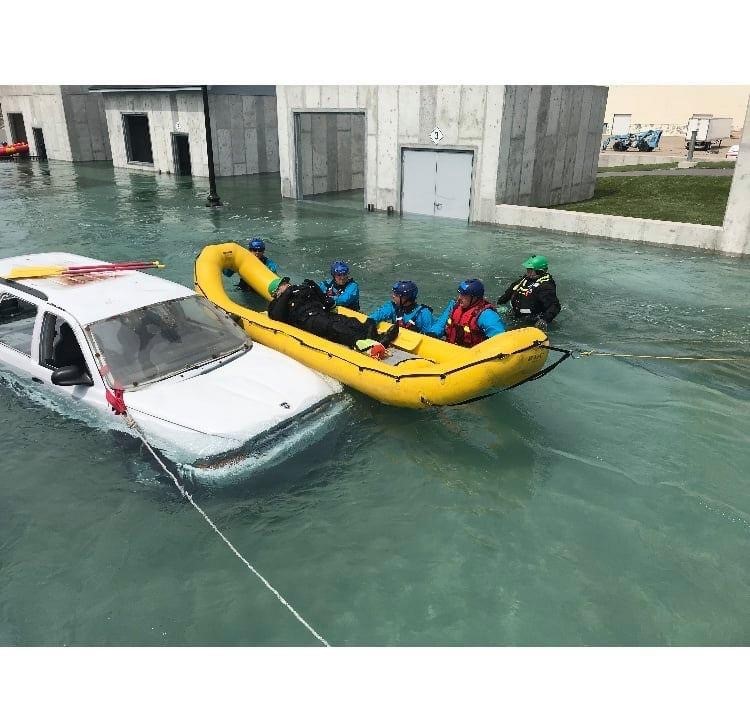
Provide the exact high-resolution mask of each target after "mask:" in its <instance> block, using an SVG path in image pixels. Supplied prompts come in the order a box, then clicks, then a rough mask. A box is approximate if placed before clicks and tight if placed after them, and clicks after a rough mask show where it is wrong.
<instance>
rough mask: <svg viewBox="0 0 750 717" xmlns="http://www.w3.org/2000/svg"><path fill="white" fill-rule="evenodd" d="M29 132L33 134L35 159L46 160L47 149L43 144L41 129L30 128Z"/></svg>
mask: <svg viewBox="0 0 750 717" xmlns="http://www.w3.org/2000/svg"><path fill="white" fill-rule="evenodd" d="M31 131H32V132H33V133H34V144H35V145H36V156H37V159H47V147H46V145H45V144H44V132H42V128H41V127H32V128H31Z"/></svg>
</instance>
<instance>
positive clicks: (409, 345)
mask: <svg viewBox="0 0 750 717" xmlns="http://www.w3.org/2000/svg"><path fill="white" fill-rule="evenodd" d="M223 269H232V270H234V271H236V272H237V273H238V274H239V275H240V276H241V277H242V278H243V279H244V280H245V282H246V283H247V284H248V285H249V286H250V287H252V289H253V290H254V291H256V292H257V293H258V294H259V295H260V296H262V297H265V298H266V299H270V296H269V294H268V289H267V287H268V284H269V282H270V281H271V280H272V279H274V278H275V277H276V274H274V273H273V272H272V271H270V270H269V269H268V268H266V266H265V265H264V264H263V263H262V262H261V261H259V260H258V259H256V257H255V256H254V255H253V254H251V253H250V252H249V251H248V250H247V249H245V248H244V247H241V246H240V245H239V244H234V243H228V244H212V245H209V246H207V247H205V248H204V249H203V251H201V253H200V254H199V255H198V257H197V259H196V260H195V289H196V291H197V292H198V293H200V294H203V296H205V297H206V298H207V299H209V301H212V302H213V303H214V304H216V305H217V306H220V307H221V308H222V309H224V310H225V311H228V312H229V313H230V314H233V315H234V316H236V317H237V319H238V320H241V321H242V326H243V327H244V329H245V331H247V333H248V334H250V336H251V337H252V338H253V339H254V340H255V341H258V342H259V343H261V344H264V345H266V346H269V347H271V348H273V349H276V350H277V351H281V353H284V354H286V355H287V356H291V357H292V358H294V359H297V360H298V361H300V362H301V363H303V364H305V365H306V366H309V367H310V368H313V369H315V370H316V371H320V372H321V373H324V374H326V375H328V376H332V377H333V378H336V379H338V380H339V381H341V383H343V384H346V385H347V386H351V387H352V388H354V389H356V390H358V391H361V392H362V393H365V394H367V395H368V396H371V397H372V398H374V399H376V400H378V401H381V402H382V403H387V404H391V405H394V406H403V407H406V408H425V407H427V406H446V405H456V404H460V403H465V402H467V401H471V400H473V399H476V398H480V397H482V396H484V395H487V394H489V393H492V392H494V391H495V390H499V389H505V388H510V387H513V386H515V385H517V384H519V383H522V382H524V381H526V380H528V379H530V378H533V377H534V376H535V374H537V373H538V372H540V371H541V370H542V367H543V366H544V363H545V361H546V360H547V353H548V350H547V348H546V343H547V341H546V339H547V337H546V336H545V335H544V333H543V332H541V331H540V330H539V329H536V328H523V329H516V330H515V331H507V332H506V333H503V334H500V335H499V336H495V337H494V338H491V339H488V340H487V341H483V342H482V343H481V344H478V345H477V346H474V347H473V348H470V349H468V348H464V347H462V346H455V345H453V344H449V343H446V342H445V341H441V340H439V339H435V338H431V337H429V336H425V335H423V334H418V333H415V332H413V331H408V330H406V329H402V330H401V331H400V332H399V335H398V338H397V339H396V341H395V342H394V348H395V350H394V351H393V352H392V353H393V356H391V357H390V358H388V359H386V360H384V361H379V360H377V359H374V358H371V357H370V356H369V355H367V354H364V353H360V352H358V351H355V350H354V349H350V348H348V347H346V346H342V345H341V344H337V343H334V342H332V341H328V340H327V339H323V338H320V337H319V336H315V335H314V334H311V333H309V332H307V331H303V330H302V329H298V328H296V327H294V326H290V325H289V324H285V323H282V322H279V321H274V320H273V319H269V318H268V315H267V314H266V313H265V312H259V311H254V310H252V309H249V308H247V307H246V306H242V305H240V304H237V303H236V302H234V301H232V299H230V298H229V296H227V293H226V291H225V290H224V285H223V281H222V270H223ZM337 311H339V312H340V313H342V314H347V315H349V316H356V317H357V318H359V319H361V320H363V321H364V319H365V318H366V317H365V315H364V314H361V313H358V312H356V311H351V310H349V309H345V308H338V309H337ZM387 327H388V324H385V323H382V324H381V325H380V327H379V330H380V331H384V330H385V329H386V328H387Z"/></svg>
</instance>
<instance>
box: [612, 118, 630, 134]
mask: <svg viewBox="0 0 750 717" xmlns="http://www.w3.org/2000/svg"><path fill="white" fill-rule="evenodd" d="M632 116H633V115H613V117H612V134H628V133H629V132H630V119H631V117H632Z"/></svg>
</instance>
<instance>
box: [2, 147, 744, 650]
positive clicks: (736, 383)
mask: <svg viewBox="0 0 750 717" xmlns="http://www.w3.org/2000/svg"><path fill="white" fill-rule="evenodd" d="M218 186H219V193H220V195H221V197H222V198H223V199H224V200H225V201H226V202H227V206H226V207H225V208H223V209H222V210H220V211H213V212H212V211H209V210H207V209H205V208H204V207H203V198H204V197H205V194H206V190H207V187H206V185H205V183H204V182H203V181H201V180H192V179H189V178H188V179H175V178H173V177H162V176H153V175H148V174H141V173H138V172H127V171H122V170H113V169H112V167H111V166H109V165H108V164H105V163H100V164H84V165H76V166H74V165H70V164H65V163H50V164H49V165H47V164H45V163H17V162H14V163H7V164H3V165H0V256H11V255H15V254H22V253H29V252H37V251H46V250H60V249H65V250H68V251H71V252H75V253H80V254H85V255H91V256H94V257H97V258H101V259H111V260H117V259H131V258H152V257H158V258H160V259H162V260H163V261H164V262H166V264H167V266H168V268H167V269H166V271H165V272H164V275H165V276H166V277H167V278H170V279H173V280H176V281H179V282H182V283H184V284H186V285H190V283H191V278H192V262H193V258H194V256H195V255H196V254H197V252H198V251H199V250H200V248H201V247H202V246H203V245H204V244H206V243H210V242H219V241H229V240H238V241H241V240H244V239H246V238H247V237H248V236H249V235H251V234H255V233H260V234H263V235H265V236H266V237H268V239H269V245H270V250H269V252H268V253H269V255H270V256H272V257H273V258H274V259H276V260H277V261H278V262H279V263H280V265H281V267H282V269H284V270H286V271H287V272H288V273H290V274H291V275H292V276H293V277H294V278H298V279H299V278H302V277H303V276H307V275H311V276H312V275H316V276H317V275H320V274H322V273H323V272H324V271H325V269H326V267H327V265H328V263H329V262H330V260H331V259H333V258H338V257H343V258H346V259H348V260H350V261H351V263H352V264H353V265H354V267H355V273H356V275H357V276H358V277H359V278H360V280H361V289H362V302H363V306H364V307H365V308H369V307H373V306H375V305H376V304H378V303H380V302H381V301H383V300H384V299H385V297H386V296H387V294H388V288H389V286H390V283H391V282H392V281H393V280H394V279H398V278H412V279H414V280H415V281H417V282H418V284H419V286H420V297H421V298H422V300H423V301H426V302H427V303H431V304H433V305H434V306H435V308H441V307H442V304H443V302H444V300H445V299H447V298H448V297H449V296H451V295H452V294H453V291H454V288H455V285H456V283H457V282H458V281H459V280H460V279H463V278H466V277H468V276H474V275H476V276H480V277H481V278H483V279H485V281H486V283H487V284H488V285H489V287H491V289H490V292H491V296H492V297H495V296H497V295H498V293H499V292H500V290H501V288H503V287H504V286H505V284H506V282H508V281H509V280H510V279H511V278H513V277H514V276H515V275H516V274H518V273H519V270H518V266H519V263H520V262H521V261H522V260H523V259H524V258H525V257H526V256H527V255H528V254H529V253H531V252H543V253H544V254H546V255H547V256H549V257H550V260H551V269H552V273H553V274H554V276H555V277H556V279H557V281H558V285H559V287H560V295H561V299H562V303H563V305H564V310H563V313H562V314H561V315H560V317H559V321H558V322H557V323H558V325H557V326H556V327H555V330H554V334H553V338H554V342H555V343H556V344H558V345H563V346H579V347H584V348H601V349H604V350H609V351H624V352H629V353H654V352H656V353H660V354H676V355H684V354H699V355H711V356H735V355H739V354H741V353H743V352H745V355H747V345H748V338H749V329H748V316H750V298H748V293H747V286H748V280H749V279H750V263H749V262H748V261H747V260H736V259H729V258H723V257H716V256H708V255H704V254H700V253H697V252H690V251H684V250H676V249H667V248H653V247H642V246H634V245H628V244H619V243H609V242H603V241H601V242H600V241H594V240H591V239H585V238H575V237H564V236H559V235H555V234H542V233H533V232H519V231H511V230H506V229H497V228H487V227H468V226H466V225H465V224H461V223H450V222H449V223H436V222H433V221H428V220H420V219H411V218H410V219H400V218H398V217H386V216H384V215H379V214H378V215H371V214H367V213H366V212H363V211H362V210H361V209H359V208H358V200H357V198H356V197H354V198H353V200H352V198H351V197H349V198H344V199H343V200H342V201H339V202H337V203H336V204H335V205H334V204H333V203H330V204H329V203H326V202H304V203H296V202H293V201H288V200H284V201H282V200H281V199H280V198H279V190H278V177H277V176H275V175H271V176H263V177H242V178H234V179H220V180H219V185H218ZM32 385H33V384H32ZM749 398H750V381H749V380H748V365H747V364H745V365H744V366H743V365H741V364H710V363H691V364H688V363H676V362H656V361H644V360H638V359H612V358H584V359H580V360H577V361H574V360H569V361H567V362H566V363H565V364H563V365H562V366H561V367H560V368H559V369H558V370H556V371H555V372H553V373H552V374H551V375H549V376H548V377H546V378H544V379H542V380H540V381H537V382H536V383H532V384H528V385H526V386H523V387H521V388H519V389H517V390H516V391H514V392H511V393H508V394H504V395H502V396H497V397H494V398H492V399H489V400H487V401H483V402H479V403H475V404H472V405H469V406H465V407H460V408H453V409H448V410H433V411H425V412H420V413H416V412H410V411H405V410H397V409H393V408H389V407H385V406H381V405H379V404H377V403H374V402H372V401H370V400H369V399H365V398H363V397H361V396H358V395H353V397H352V399H353V400H352V403H351V406H349V407H348V408H347V409H346V411H345V413H344V415H343V418H342V420H340V421H339V422H338V424H337V425H336V427H335V428H334V431H333V432H332V433H331V434H330V435H329V436H328V438H327V439H326V440H325V441H323V442H320V443H317V444H315V445H312V446H310V447H309V448H308V449H306V450H305V451H303V452H302V453H300V454H298V455H296V456H294V457H292V458H290V460H288V461H287V462H285V463H283V464H281V465H279V466H276V467H275V468H272V469H269V470H267V471H265V472H261V473H260V474H258V475H255V476H254V477H247V476H242V475H238V476H236V477H235V479H234V480H233V481H232V482H231V483H230V484H229V485H224V486H222V487H214V488H209V487H198V488H196V489H195V497H196V499H197V500H198V502H199V503H200V504H201V505H202V506H203V507H204V508H205V510H206V511H207V513H208V514H209V515H210V516H211V517H212V518H213V519H214V520H215V522H216V523H217V525H218V526H219V527H220V528H221V529H222V530H223V531H224V532H225V533H226V534H227V536H228V537H229V538H230V539H231V540H232V541H233V542H234V544H235V545H236V546H237V547H238V549H239V550H240V551H241V552H242V553H243V554H244V555H245V556H246V557H247V558H248V559H249V560H250V562H251V563H253V564H254V565H255V566H256V567H257V568H258V569H259V570H260V571H261V572H262V573H263V574H264V575H266V577H267V578H268V579H269V580H270V582H271V583H272V584H273V585H274V586H275V587H277V588H278V589H279V590H280V591H281V593H282V594H283V595H284V596H286V597H287V598H288V599H289V601H290V602H291V604H292V605H294V606H295V607H296V608H297V609H298V610H299V611H300V612H301V614H302V615H303V616H304V617H305V618H306V619H307V620H308V621H309V622H310V623H311V624H312V625H313V626H314V627H315V628H316V629H317V630H318V631H319V632H320V633H321V634H322V635H323V636H324V637H326V639H328V640H329V641H330V642H331V643H332V644H334V645H581V644H591V645H686V644H700V645H705V644H711V645H747V644H748V643H750V600H748V594H750V560H748V557H747V548H748V543H749V541H750V483H749V482H748V467H749V466H750V447H749V446H748V440H747V436H748V433H750V412H749V411H748V399H749ZM0 431H1V432H2V439H1V445H2V460H1V462H0V467H1V469H0V474H1V477H0V644H2V645H61V644H67V645H307V644H314V640H313V639H312V637H311V636H310V635H309V634H308V633H307V632H306V631H305V630H304V628H303V627H302V626H301V625H300V624H299V623H298V622H296V621H295V620H294V619H293V618H292V616H291V615H290V614H289V613H288V612H287V611H286V609H285V608H284V607H283V606H282V605H280V604H279V603H278V602H277V601H276V599H275V598H274V597H273V596H272V595H271V594H270V593H269V592H268V591H267V590H266V589H265V588H264V587H263V586H262V585H261V584H260V583H259V581H258V580H257V579H256V578H254V577H253V576H252V575H251V574H250V573H249V572H248V571H247V570H246V568H245V567H244V566H243V565H242V564H241V563H240V562H239V561H238V560H237V559H236V558H235V557H234V556H233V555H232V554H231V553H230V552H229V551H228V550H227V548H226V546H225V545H224V544H222V543H221V542H220V541H219V540H218V539H217V537H216V535H215V534H214V533H213V532H211V531H210V529H209V528H208V526H207V525H206V524H205V523H204V522H203V521H202V519H201V518H200V516H199V515H198V514H197V513H196V512H195V511H194V510H193V509H192V508H191V507H190V506H189V505H188V504H187V503H185V502H184V501H183V500H182V499H181V498H180V496H179V494H178V493H177V492H176V491H175V489H174V487H173V486H172V485H171V484H170V483H169V482H166V481H165V480H163V479H162V478H161V477H160V476H159V474H158V472H157V470H156V469H155V467H154V466H153V465H152V464H151V463H149V462H148V461H147V460H146V458H145V456H143V455H142V454H141V453H140V452H139V450H138V449H137V447H136V446H135V445H134V444H132V443H130V442H128V441H125V440H122V439H120V438H118V437H117V436H116V435H114V434H112V433H108V432H105V431H102V430H99V429H97V428H96V427H95V426H94V425H91V424H90V423H87V422H86V421H83V420H81V419H80V417H76V416H74V415H68V416H64V415H60V413H58V412H56V411H54V410H52V409H51V408H50V407H49V406H48V405H46V403H45V401H44V400H43V397H42V396H41V395H40V394H39V393H38V392H35V389H34V388H31V387H29V386H25V385H19V384H18V383H13V382H10V381H8V380H7V378H0Z"/></svg>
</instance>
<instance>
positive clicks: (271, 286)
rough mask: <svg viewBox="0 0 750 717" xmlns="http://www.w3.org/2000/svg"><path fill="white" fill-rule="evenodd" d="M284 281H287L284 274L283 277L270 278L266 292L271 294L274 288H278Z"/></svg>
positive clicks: (273, 292) (274, 291)
mask: <svg viewBox="0 0 750 717" xmlns="http://www.w3.org/2000/svg"><path fill="white" fill-rule="evenodd" d="M285 281H289V279H288V278H287V277H286V276H285V277H284V278H283V279H279V278H278V277H276V278H275V279H272V280H271V281H270V282H269V284H268V293H269V294H270V295H271V296H273V295H274V294H275V293H276V289H278V288H279V287H280V286H281V285H282V284H283V283H284V282H285Z"/></svg>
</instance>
